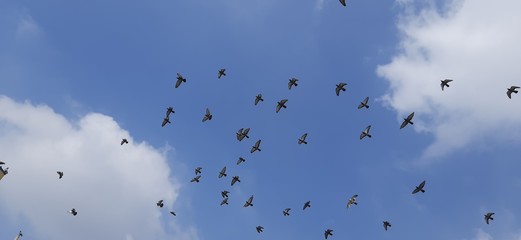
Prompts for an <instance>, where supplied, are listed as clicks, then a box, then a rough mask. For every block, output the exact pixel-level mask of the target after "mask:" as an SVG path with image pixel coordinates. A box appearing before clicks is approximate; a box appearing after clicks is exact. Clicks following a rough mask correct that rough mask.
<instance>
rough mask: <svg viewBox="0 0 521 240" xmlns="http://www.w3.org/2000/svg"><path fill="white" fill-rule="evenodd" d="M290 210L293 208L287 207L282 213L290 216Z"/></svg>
mask: <svg viewBox="0 0 521 240" xmlns="http://www.w3.org/2000/svg"><path fill="white" fill-rule="evenodd" d="M290 210H291V208H286V209H284V211H282V214H283V215H284V216H289V211H290Z"/></svg>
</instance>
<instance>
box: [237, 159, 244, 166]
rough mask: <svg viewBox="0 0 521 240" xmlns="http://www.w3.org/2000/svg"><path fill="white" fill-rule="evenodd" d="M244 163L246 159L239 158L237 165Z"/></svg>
mask: <svg viewBox="0 0 521 240" xmlns="http://www.w3.org/2000/svg"><path fill="white" fill-rule="evenodd" d="M243 162H246V159H244V158H242V157H239V160H238V161H237V165H239V164H241V163H243Z"/></svg>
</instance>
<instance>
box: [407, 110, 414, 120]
mask: <svg viewBox="0 0 521 240" xmlns="http://www.w3.org/2000/svg"><path fill="white" fill-rule="evenodd" d="M413 117H414V112H412V113H411V114H409V116H407V120H409V121H411V120H412V118H413Z"/></svg>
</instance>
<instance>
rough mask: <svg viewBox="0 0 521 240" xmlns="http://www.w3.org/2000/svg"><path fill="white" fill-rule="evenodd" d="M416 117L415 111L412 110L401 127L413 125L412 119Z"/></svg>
mask: <svg viewBox="0 0 521 240" xmlns="http://www.w3.org/2000/svg"><path fill="white" fill-rule="evenodd" d="M413 117H414V112H412V113H411V114H409V116H407V118H404V119H403V123H402V125H401V126H400V129H402V128H404V127H405V126H407V124H409V123H410V124H411V125H413V124H414V123H413V122H412V121H411V120H412V118H413Z"/></svg>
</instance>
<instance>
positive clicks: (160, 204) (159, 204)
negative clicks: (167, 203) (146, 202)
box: [156, 199, 163, 208]
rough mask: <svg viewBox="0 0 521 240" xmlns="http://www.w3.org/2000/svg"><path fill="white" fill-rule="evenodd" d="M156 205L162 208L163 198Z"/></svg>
mask: <svg viewBox="0 0 521 240" xmlns="http://www.w3.org/2000/svg"><path fill="white" fill-rule="evenodd" d="M156 205H157V206H158V207H160V208H162V207H163V199H161V200H159V201H158V202H157V203H156Z"/></svg>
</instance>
